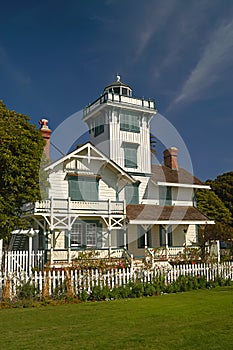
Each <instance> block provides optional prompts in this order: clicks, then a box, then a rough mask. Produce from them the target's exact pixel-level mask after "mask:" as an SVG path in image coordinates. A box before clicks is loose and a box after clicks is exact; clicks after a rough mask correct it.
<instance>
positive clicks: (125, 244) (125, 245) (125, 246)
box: [124, 227, 127, 249]
mask: <svg viewBox="0 0 233 350" xmlns="http://www.w3.org/2000/svg"><path fill="white" fill-rule="evenodd" d="M126 248H127V240H126V227H124V249H126Z"/></svg>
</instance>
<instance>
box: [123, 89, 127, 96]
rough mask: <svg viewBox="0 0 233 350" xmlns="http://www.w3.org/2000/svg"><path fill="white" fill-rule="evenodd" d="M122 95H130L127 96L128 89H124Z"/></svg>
mask: <svg viewBox="0 0 233 350" xmlns="http://www.w3.org/2000/svg"><path fill="white" fill-rule="evenodd" d="M122 95H125V96H126V95H128V94H127V89H126V88H122Z"/></svg>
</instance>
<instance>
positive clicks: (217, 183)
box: [206, 171, 233, 216]
mask: <svg viewBox="0 0 233 350" xmlns="http://www.w3.org/2000/svg"><path fill="white" fill-rule="evenodd" d="M206 183H207V184H209V185H210V186H211V188H212V189H213V191H214V192H215V193H216V194H217V195H218V197H219V198H220V199H221V200H222V201H223V203H224V204H225V206H226V207H227V208H228V209H229V210H230V212H231V215H232V216H233V171H230V172H228V173H224V174H222V175H219V176H217V178H216V179H215V180H208V181H207V182H206Z"/></svg>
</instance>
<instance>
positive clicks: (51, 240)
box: [50, 230, 53, 265]
mask: <svg viewBox="0 0 233 350" xmlns="http://www.w3.org/2000/svg"><path fill="white" fill-rule="evenodd" d="M50 264H51V265H52V264H53V230H50Z"/></svg>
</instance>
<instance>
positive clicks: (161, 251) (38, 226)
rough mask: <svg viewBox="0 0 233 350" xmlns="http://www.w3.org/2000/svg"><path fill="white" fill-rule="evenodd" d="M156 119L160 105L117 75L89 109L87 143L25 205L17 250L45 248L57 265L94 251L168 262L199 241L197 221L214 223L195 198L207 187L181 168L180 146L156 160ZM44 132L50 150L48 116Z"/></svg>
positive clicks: (56, 166)
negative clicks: (25, 227)
mask: <svg viewBox="0 0 233 350" xmlns="http://www.w3.org/2000/svg"><path fill="white" fill-rule="evenodd" d="M152 118H156V106H155V102H154V101H153V100H150V99H140V98H136V97H134V96H133V91H132V89H131V88H130V86H128V85H126V84H124V83H122V82H121V80H120V77H119V76H117V80H116V81H115V82H114V83H112V84H110V85H109V86H107V87H105V89H104V91H103V94H102V95H101V96H100V97H99V98H98V99H97V100H95V101H94V102H93V103H91V104H90V105H89V106H88V107H86V108H85V109H84V110H83V122H84V123H87V125H88V128H89V136H90V138H89V141H88V142H87V143H85V144H83V145H81V146H79V147H78V148H76V149H75V150H74V151H72V152H70V153H69V154H67V155H65V156H63V157H62V158H61V159H59V160H57V161H55V162H54V163H52V164H50V165H49V166H48V167H47V168H46V171H47V172H48V181H49V188H48V196H47V199H45V200H43V201H41V202H36V203H27V204H25V206H24V215H25V216H26V217H28V219H29V221H30V223H31V228H30V229H29V231H28V232H29V234H27V235H25V232H24V234H23V235H22V234H21V233H20V232H19V231H18V230H16V231H14V234H13V236H12V237H13V238H12V242H11V248H12V249H15V250H17V249H25V247H28V245H29V246H30V247H31V248H32V249H33V250H36V249H44V250H45V253H46V256H47V260H48V261H50V262H51V263H59V262H71V261H72V260H73V259H75V258H76V257H78V255H79V254H80V252H83V251H90V250H92V251H94V252H96V254H98V256H99V257H103V258H107V257H109V256H111V257H116V258H118V257H119V258H120V257H125V258H130V259H140V258H143V257H145V255H147V254H149V255H150V256H152V257H153V258H157V259H168V260H169V259H171V258H174V257H175V256H176V255H177V254H179V253H181V252H183V250H184V248H185V247H193V246H195V244H196V243H197V229H198V225H206V224H211V223H212V222H211V221H209V219H208V218H207V217H206V216H204V215H203V214H202V213H201V212H200V211H199V210H198V209H197V208H196V202H195V192H196V189H198V188H206V189H207V190H208V186H205V185H203V183H202V182H201V181H200V180H198V179H197V178H196V177H194V176H193V175H192V174H190V173H189V172H187V171H186V170H185V169H183V168H180V167H179V164H178V163H179V162H178V150H177V148H176V147H175V145H171V147H170V148H168V149H166V150H164V161H163V164H162V165H158V164H152V162H151V145H150V121H151V119H152ZM41 132H42V135H43V137H44V138H45V139H46V142H47V143H46V152H47V154H48V152H49V139H50V133H51V130H49V128H48V126H47V121H46V120H42V121H41ZM67 137H68V135H67ZM30 232H31V233H32V234H30ZM23 236H24V239H22V237H23Z"/></svg>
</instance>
